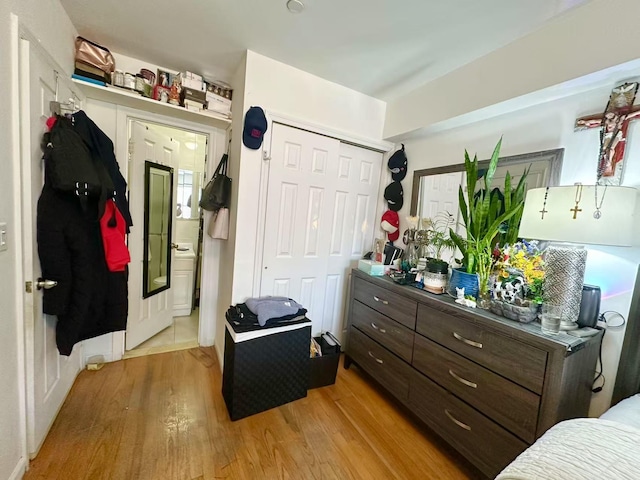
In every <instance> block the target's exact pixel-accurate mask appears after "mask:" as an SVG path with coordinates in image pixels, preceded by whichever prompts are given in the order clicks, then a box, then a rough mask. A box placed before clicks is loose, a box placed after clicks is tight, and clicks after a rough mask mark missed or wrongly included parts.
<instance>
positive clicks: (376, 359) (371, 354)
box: [369, 350, 384, 365]
mask: <svg viewBox="0 0 640 480" xmlns="http://www.w3.org/2000/svg"><path fill="white" fill-rule="evenodd" d="M369 356H370V357H371V358H373V359H374V360H375V361H376V362H378V363H379V364H380V365H382V364H383V363H384V362H383V361H382V360H380V359H379V358H377V357H376V356H375V355H374V354H373V353H371V350H369Z"/></svg>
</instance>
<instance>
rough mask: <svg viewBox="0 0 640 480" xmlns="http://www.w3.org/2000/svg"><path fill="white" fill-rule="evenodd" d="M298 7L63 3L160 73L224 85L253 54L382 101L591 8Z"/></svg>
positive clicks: (342, 2) (101, 37)
mask: <svg viewBox="0 0 640 480" xmlns="http://www.w3.org/2000/svg"><path fill="white" fill-rule="evenodd" d="M303 1H304V3H305V4H306V6H307V8H306V9H305V11H304V12H303V13H301V14H298V15H293V14H291V13H289V12H288V11H287V9H286V7H285V3H286V0H180V1H177V0H174V1H170V0H107V1H104V0H103V1H87V0H61V2H62V5H63V6H64V8H65V9H66V11H67V13H68V14H69V16H70V17H71V20H72V22H73V24H74V25H75V26H76V28H77V29H78V31H79V33H80V34H81V35H83V36H86V37H87V38H89V39H91V40H94V41H96V42H98V43H101V44H103V45H105V46H107V47H108V48H110V49H112V50H114V51H116V52H119V53H123V54H125V55H128V56H132V57H135V58H140V59H144V60H146V61H149V62H151V63H154V64H157V65H162V66H164V67H166V68H171V69H175V70H190V71H194V72H199V73H202V74H204V75H205V77H206V78H208V79H212V80H213V79H220V80H226V81H228V80H229V79H230V78H231V76H232V74H233V72H234V71H235V69H236V68H237V66H238V63H239V61H240V59H241V58H242V54H243V52H244V51H245V50H246V49H249V50H253V51H255V52H257V53H260V54H263V55H266V56H268V57H271V58H274V59H276V60H279V61H282V62H284V63H287V64H289V65H292V66H294V67H297V68H300V69H302V70H306V71H308V72H310V73H313V74H315V75H318V76H320V77H322V78H325V79H327V80H331V81H334V82H336V83H339V84H342V85H345V86H347V87H350V88H353V89H355V90H358V91H361V92H364V93H366V94H369V95H373V96H376V97H379V98H383V99H386V100H388V99H391V98H393V97H395V96H397V95H398V94H401V93H405V92H407V91H410V90H412V89H414V88H416V87H418V86H420V85H422V84H424V83H426V82H428V81H430V80H433V79H434V78H437V77H439V76H442V75H444V74H446V73H447V72H450V71H452V70H455V69H456V68H458V67H460V66H462V65H464V64H466V63H468V62H470V61H472V60H474V59H476V58H479V57H481V56H483V55H486V54H487V53H489V52H491V51H493V50H495V49H497V48H499V47H501V46H504V45H506V44H508V43H510V42H512V41H513V40H515V39H517V38H519V37H521V36H523V35H525V34H527V33H529V32H531V31H533V30H535V29H536V28H538V27H540V26H541V25H542V24H543V23H544V22H546V21H547V20H549V19H550V18H552V17H554V16H556V15H558V14H560V13H562V12H564V11H566V10H568V9H570V8H572V7H574V6H577V5H580V4H583V3H586V2H588V1H591V0H449V1H443V0H303ZM506 68H508V66H506Z"/></svg>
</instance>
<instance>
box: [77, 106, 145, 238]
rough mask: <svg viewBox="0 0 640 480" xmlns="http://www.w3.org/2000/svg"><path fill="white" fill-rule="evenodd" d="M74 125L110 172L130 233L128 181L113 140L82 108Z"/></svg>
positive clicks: (93, 153)
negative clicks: (119, 163)
mask: <svg viewBox="0 0 640 480" xmlns="http://www.w3.org/2000/svg"><path fill="white" fill-rule="evenodd" d="M73 126H74V130H75V131H76V132H77V133H78V135H80V138H82V140H83V141H84V142H85V144H86V145H87V146H88V147H89V151H90V152H91V155H92V156H93V157H94V162H96V163H99V164H101V165H103V166H104V168H105V169H106V171H107V172H108V174H109V178H110V180H111V182H112V183H113V190H114V191H115V202H116V205H117V206H118V210H120V213H121V214H122V216H123V217H124V220H125V222H126V223H127V233H129V227H131V226H132V225H133V221H132V219H131V213H130V211H129V202H128V201H127V182H126V181H125V179H124V177H123V176H122V173H120V168H119V167H118V162H117V160H116V156H115V154H114V151H113V142H112V141H111V139H110V138H109V137H108V136H107V134H106V133H104V132H103V131H102V130H100V128H99V127H98V126H97V125H96V124H95V123H94V122H93V120H91V119H90V118H89V117H88V116H87V114H86V113H85V112H84V111H82V110H80V111H79V112H76V113H74V114H73ZM100 206H101V209H100V214H102V211H103V209H104V204H102V203H101V205H100Z"/></svg>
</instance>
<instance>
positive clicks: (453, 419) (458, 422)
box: [444, 409, 471, 431]
mask: <svg viewBox="0 0 640 480" xmlns="http://www.w3.org/2000/svg"><path fill="white" fill-rule="evenodd" d="M444 413H445V414H446V415H447V417H449V420H451V421H452V422H453V423H455V424H456V425H458V426H459V427H460V428H464V429H465V430H469V431H471V427H470V426H469V425H467V424H466V423H462V422H461V421H460V420H457V419H456V418H454V416H453V415H451V413H450V412H449V410H447V409H445V410H444Z"/></svg>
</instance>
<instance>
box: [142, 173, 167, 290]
mask: <svg viewBox="0 0 640 480" xmlns="http://www.w3.org/2000/svg"><path fill="white" fill-rule="evenodd" d="M172 205H173V168H171V167H168V166H165V165H160V164H158V163H154V162H149V161H146V162H145V175H144V250H143V269H142V271H143V289H142V295H143V298H148V297H150V296H152V295H155V294H156V293H160V292H162V291H163V290H167V289H168V288H169V287H170V286H171V246H172V243H171V241H172V239H171V222H172V217H173V212H172Z"/></svg>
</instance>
